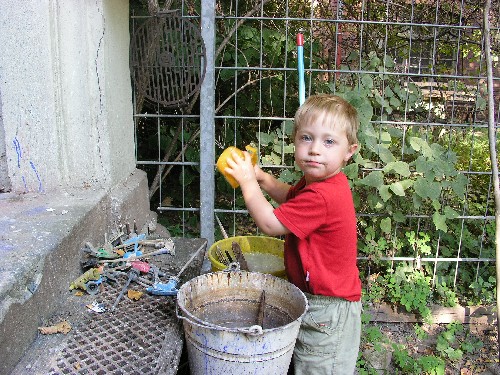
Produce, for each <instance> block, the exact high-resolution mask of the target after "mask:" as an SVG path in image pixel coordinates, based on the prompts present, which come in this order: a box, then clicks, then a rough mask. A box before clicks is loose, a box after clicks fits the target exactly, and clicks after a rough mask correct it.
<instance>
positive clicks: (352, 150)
mask: <svg viewBox="0 0 500 375" xmlns="http://www.w3.org/2000/svg"><path fill="white" fill-rule="evenodd" d="M357 150H358V144H357V143H353V144H352V145H349V151H348V152H347V154H346V155H345V161H346V162H347V161H349V159H350V158H351V157H352V156H353V155H354V154H355V153H356V151H357Z"/></svg>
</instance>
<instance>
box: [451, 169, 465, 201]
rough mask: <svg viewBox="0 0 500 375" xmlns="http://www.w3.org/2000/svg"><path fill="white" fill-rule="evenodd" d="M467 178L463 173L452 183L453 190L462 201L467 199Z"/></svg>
mask: <svg viewBox="0 0 500 375" xmlns="http://www.w3.org/2000/svg"><path fill="white" fill-rule="evenodd" d="M467 182H468V180H467V177H465V175H464V174H463V173H459V174H458V175H457V177H456V178H455V179H454V180H453V181H452V182H451V188H452V189H453V191H454V192H455V194H456V195H457V196H458V198H460V199H464V198H465V187H466V186H467Z"/></svg>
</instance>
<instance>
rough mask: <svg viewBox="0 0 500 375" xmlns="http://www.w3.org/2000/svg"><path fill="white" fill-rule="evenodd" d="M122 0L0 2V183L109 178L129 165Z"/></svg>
mask: <svg viewBox="0 0 500 375" xmlns="http://www.w3.org/2000/svg"><path fill="white" fill-rule="evenodd" d="M128 9H129V6H128V0H97V1H81V0H29V1H17V0H2V1H1V2H0V98H1V102H0V103H2V105H1V106H0V111H1V117H0V118H1V121H0V127H1V128H2V129H1V131H0V137H2V140H1V141H0V164H1V166H0V186H2V185H4V186H10V187H11V188H12V191H14V192H50V191H53V190H57V189H60V188H63V189H66V188H81V187H103V188H108V187H111V186H113V185H114V184H116V183H117V182H118V181H119V180H121V179H123V178H124V177H126V176H128V175H129V174H130V173H132V172H133V170H134V169H135V155H134V130H133V129H134V128H133V122H132V121H133V120H132V102H131V101H132V93H131V85H130V74H129V64H128V61H129V60H128V59H129V57H128V50H129V49H128V47H129V27H128V25H129V23H128V16H129V13H128ZM3 154H5V156H2V155H3ZM2 171H4V172H3V173H2Z"/></svg>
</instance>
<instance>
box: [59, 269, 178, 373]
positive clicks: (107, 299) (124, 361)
mask: <svg viewBox="0 0 500 375" xmlns="http://www.w3.org/2000/svg"><path fill="white" fill-rule="evenodd" d="M119 281H120V283H117V284H116V285H115V286H111V285H106V287H105V288H104V290H103V291H102V293H100V294H99V300H100V301H104V303H105V305H106V307H107V308H108V311H106V312H104V313H92V314H89V315H88V316H87V317H86V318H85V319H84V321H83V322H82V323H80V324H78V326H77V327H74V329H73V330H72V331H71V332H70V334H68V337H67V340H66V342H65V344H64V345H63V348H62V350H61V351H60V353H59V355H58V356H57V357H56V358H55V361H54V362H55V365H53V366H52V368H51V369H50V372H49V374H52V375H56V374H103V375H104V374H116V375H118V374H141V375H143V374H144V375H147V374H159V373H162V374H164V373H173V374H175V371H176V369H177V366H178V363H173V361H174V359H178V358H179V357H180V353H181V352H182V339H180V337H182V326H181V325H180V323H179V322H178V319H177V317H176V315H175V299H174V298H173V297H162V296H152V295H147V294H144V295H143V296H142V298H141V299H139V300H138V301H132V300H130V299H128V298H127V297H124V298H123V299H121V301H120V303H119V304H118V307H117V309H116V310H114V311H113V312H111V311H110V310H109V307H110V306H111V305H112V304H113V303H114V301H115V299H116V297H117V296H118V294H119V293H120V291H121V288H122V285H123V283H124V282H125V281H126V278H123V279H120V280H119ZM131 288H134V285H131ZM172 332H174V333H177V334H175V335H173V334H172ZM54 362H53V363H54ZM172 371H173V372H172Z"/></svg>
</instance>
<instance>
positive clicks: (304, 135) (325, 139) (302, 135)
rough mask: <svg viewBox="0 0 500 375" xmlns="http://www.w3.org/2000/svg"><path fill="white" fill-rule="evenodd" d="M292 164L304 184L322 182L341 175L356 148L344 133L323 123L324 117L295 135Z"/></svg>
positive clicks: (300, 129)
mask: <svg viewBox="0 0 500 375" xmlns="http://www.w3.org/2000/svg"><path fill="white" fill-rule="evenodd" d="M294 141H295V162H296V163H297V164H298V166H299V167H300V169H301V170H302V172H303V173H304V177H305V179H306V183H307V184H310V183H311V182H316V181H322V180H325V179H327V178H329V177H331V176H334V175H336V174H337V173H339V172H340V170H341V169H342V167H343V166H344V165H345V163H346V162H347V161H348V160H349V159H350V158H351V156H352V155H353V154H354V152H356V149H357V148H358V145H357V144H353V145H349V142H348V140H347V136H346V133H345V131H344V130H342V129H339V127H334V126H328V125H326V124H324V123H323V116H319V117H318V118H316V119H314V120H313V121H309V122H308V123H307V124H304V125H302V126H301V127H300V128H299V129H298V130H297V134H296V135H295V140H294Z"/></svg>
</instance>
